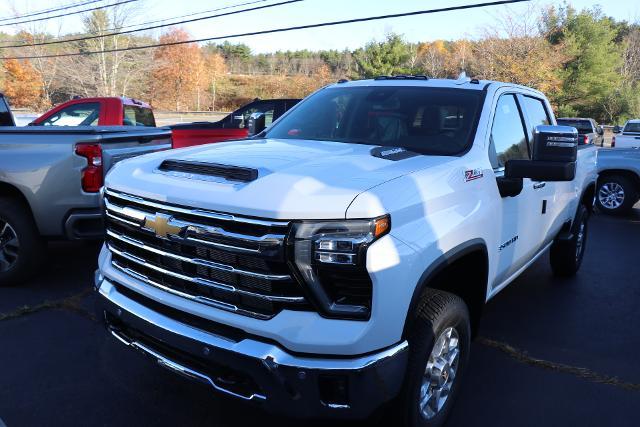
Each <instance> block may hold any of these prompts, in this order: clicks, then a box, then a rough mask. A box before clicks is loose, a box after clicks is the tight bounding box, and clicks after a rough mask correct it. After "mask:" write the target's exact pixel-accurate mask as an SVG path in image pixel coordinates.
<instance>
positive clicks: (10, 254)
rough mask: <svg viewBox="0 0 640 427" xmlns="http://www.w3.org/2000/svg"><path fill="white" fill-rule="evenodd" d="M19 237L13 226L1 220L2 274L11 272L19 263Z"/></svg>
mask: <svg viewBox="0 0 640 427" xmlns="http://www.w3.org/2000/svg"><path fill="white" fill-rule="evenodd" d="M19 248H20V244H19V242H18V235H17V234H16V231H15V230H14V229H13V227H11V225H10V224H9V223H8V222H6V221H4V220H2V219H0V272H5V271H9V269H11V267H13V266H14V265H15V264H16V262H17V261H18V249H19Z"/></svg>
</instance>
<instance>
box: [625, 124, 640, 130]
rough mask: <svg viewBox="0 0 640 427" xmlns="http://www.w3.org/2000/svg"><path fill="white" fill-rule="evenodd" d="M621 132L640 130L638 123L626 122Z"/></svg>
mask: <svg viewBox="0 0 640 427" xmlns="http://www.w3.org/2000/svg"><path fill="white" fill-rule="evenodd" d="M623 132H640V123H627V125H626V126H625V127H624V131H623Z"/></svg>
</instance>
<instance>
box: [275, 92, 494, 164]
mask: <svg viewBox="0 0 640 427" xmlns="http://www.w3.org/2000/svg"><path fill="white" fill-rule="evenodd" d="M482 99H483V92H482V91H479V90H468V89H442V88H429V87H415V86H370V87H331V88H327V89H324V90H321V91H319V92H317V93H316V94H314V95H312V96H311V97H310V98H308V99H307V100H305V101H303V102H302V103H301V104H300V105H299V106H298V107H296V108H295V109H294V110H292V111H291V112H290V113H289V114H288V115H286V116H284V117H282V119H281V120H279V121H278V122H276V123H274V124H273V126H272V127H271V128H270V129H269V130H267V133H266V137H268V138H280V139H308V140H319V141H338V142H346V143H356V144H369V145H377V146H387V147H402V148H405V149H407V150H411V151H415V152H418V153H422V154H434V155H456V154H459V153H460V152H462V151H464V150H465V149H466V148H467V146H468V145H469V144H470V141H471V138H472V137H473V135H474V131H475V125H476V122H477V116H478V113H479V111H480V104H481V102H482Z"/></svg>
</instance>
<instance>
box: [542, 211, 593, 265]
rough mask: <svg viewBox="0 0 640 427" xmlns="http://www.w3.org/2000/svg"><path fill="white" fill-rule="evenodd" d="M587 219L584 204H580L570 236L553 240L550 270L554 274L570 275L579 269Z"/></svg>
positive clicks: (584, 242)
mask: <svg viewBox="0 0 640 427" xmlns="http://www.w3.org/2000/svg"><path fill="white" fill-rule="evenodd" d="M588 221H589V211H588V210H587V208H586V207H585V206H584V205H580V207H579V208H578V212H577V213H576V217H575V219H574V221H573V224H572V227H571V238H570V239H568V240H556V241H555V242H553V245H552V246H551V270H553V273H554V274H555V275H556V276H560V277H570V276H573V275H575V274H576V273H577V272H578V270H579V269H580V266H581V265H582V260H583V258H584V251H585V248H586V245H587V234H588V233H587V232H588V231H589V226H588Z"/></svg>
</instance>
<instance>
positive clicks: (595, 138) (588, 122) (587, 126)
mask: <svg viewBox="0 0 640 427" xmlns="http://www.w3.org/2000/svg"><path fill="white" fill-rule="evenodd" d="M558 124H559V125H562V126H571V127H574V128H576V129H577V130H578V139H579V141H580V144H582V145H585V144H594V145H597V146H598V147H603V146H604V129H602V127H601V126H599V125H598V123H597V122H596V121H595V120H594V119H584V118H574V117H562V118H559V119H558Z"/></svg>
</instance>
